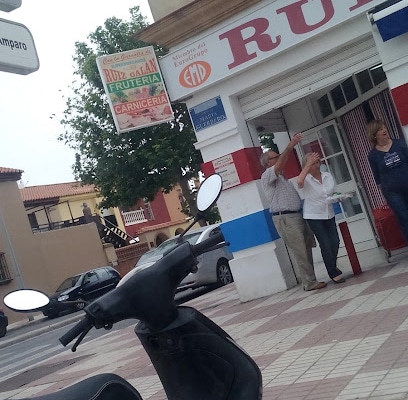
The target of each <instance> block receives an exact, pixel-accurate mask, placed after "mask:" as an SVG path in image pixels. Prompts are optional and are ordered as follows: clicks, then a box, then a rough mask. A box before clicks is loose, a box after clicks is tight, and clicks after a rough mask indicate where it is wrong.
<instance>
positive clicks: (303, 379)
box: [0, 257, 408, 400]
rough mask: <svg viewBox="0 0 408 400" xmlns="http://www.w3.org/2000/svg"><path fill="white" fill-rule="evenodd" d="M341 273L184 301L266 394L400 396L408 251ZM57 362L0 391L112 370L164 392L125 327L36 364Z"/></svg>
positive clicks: (406, 388)
mask: <svg viewBox="0 0 408 400" xmlns="http://www.w3.org/2000/svg"><path fill="white" fill-rule="evenodd" d="M346 278H347V282H346V283H344V284H339V285H335V284H333V283H329V284H328V286H327V287H326V288H325V289H322V290H318V291H312V292H305V291H303V290H301V288H300V286H298V287H296V288H293V289H291V290H288V291H285V292H282V293H278V294H275V295H272V296H269V297H266V298H262V299H258V300H254V301H251V302H248V303H240V302H239V299H238V295H237V292H236V290H235V286H234V285H233V284H231V285H229V286H227V287H223V288H220V289H217V290H215V291H213V292H210V293H207V294H205V295H203V296H201V297H199V298H197V299H195V300H192V301H190V302H189V303H186V304H187V305H192V306H194V307H196V308H197V309H198V310H200V311H201V312H203V313H204V314H206V315H207V316H208V317H210V318H211V319H213V320H214V321H215V322H216V323H218V324H219V325H221V326H222V328H223V329H225V330H226V331H227V332H228V333H229V334H230V335H231V336H232V337H233V338H235V339H236V340H237V342H238V343H239V344H240V345H241V346H242V347H244V348H245V349H246V351H247V352H248V353H249V354H250V355H251V356H252V357H253V358H254V359H255V361H256V362H257V364H258V365H259V367H260V368H261V370H262V375H263V386H264V396H263V399H264V400H272V399H282V400H298V399H299V400H300V399H304V400H319V399H322V400H331V399H337V400H346V399H376V400H378V399H384V400H392V399H408V258H406V257H405V258H401V259H400V260H399V262H398V263H396V264H386V263H385V264H382V265H378V266H375V267H372V268H371V269H367V270H365V271H364V272H363V273H362V274H361V275H359V276H352V275H351V273H350V274H349V275H348V276H346ZM67 360H70V363H67V362H65V363H64V361H67ZM57 364H58V365H63V366H62V367H61V368H59V369H58V370H57V371H55V372H52V373H50V374H48V375H45V376H43V377H41V378H39V379H37V380H34V381H33V382H30V383H28V384H27V385H26V386H24V387H21V388H16V389H15V390H12V391H9V392H6V393H0V398H2V399H17V398H21V397H30V396H35V395H39V394H45V393H49V392H52V391H55V390H58V389H60V388H61V387H65V386H67V385H70V384H73V383H75V382H77V381H79V380H82V379H84V378H86V377H88V376H91V375H95V374H98V373H102V372H113V373H116V374H118V375H121V376H123V377H124V378H125V379H127V380H128V381H129V382H130V383H131V384H133V385H134V386H135V387H136V388H137V389H138V390H139V391H140V393H141V395H142V396H143V399H150V400H164V399H166V396H165V394H164V391H163V388H162V386H161V384H160V381H159V379H158V377H157V375H156V373H155V371H154V369H153V367H152V365H151V363H150V360H149V359H148V357H147V356H146V354H145V352H144V350H143V348H142V347H141V345H140V344H139V341H138V339H137V337H136V336H135V335H134V333H133V328H124V329H122V330H121V331H118V332H107V333H106V335H104V336H103V337H101V338H98V339H95V340H92V341H89V342H87V343H84V344H83V345H82V346H80V347H79V349H78V351H77V352H76V353H75V354H73V353H71V352H69V351H65V352H64V353H63V354H61V355H58V356H55V357H53V358H50V359H48V360H47V361H44V362H43V363H41V365H40V366H43V367H44V368H45V367H50V366H52V365H57ZM192 400H193V399H192Z"/></svg>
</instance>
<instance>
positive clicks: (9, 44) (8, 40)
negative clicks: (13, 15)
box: [0, 18, 40, 75]
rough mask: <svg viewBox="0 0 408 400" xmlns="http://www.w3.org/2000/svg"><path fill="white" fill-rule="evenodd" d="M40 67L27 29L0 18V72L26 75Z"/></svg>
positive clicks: (31, 37) (32, 40)
mask: <svg viewBox="0 0 408 400" xmlns="http://www.w3.org/2000/svg"><path fill="white" fill-rule="evenodd" d="M39 67H40V62H39V60H38V55H37V50H36V48H35V44H34V39H33V36H32V35H31V32H30V31H29V30H28V28H27V27H26V26H24V25H22V24H19V23H18V22H13V21H7V20H5V19H1V18H0V71H4V72H11V73H14V74H20V75H27V74H30V73H32V72H34V71H37V70H38V68H39Z"/></svg>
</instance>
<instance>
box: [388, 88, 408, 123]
mask: <svg viewBox="0 0 408 400" xmlns="http://www.w3.org/2000/svg"><path fill="white" fill-rule="evenodd" d="M391 94H392V98H393V99H394V104H395V108H396V109H397V112H398V116H399V118H400V121H401V124H402V125H408V83H405V84H404V85H401V86H398V87H396V88H394V89H391Z"/></svg>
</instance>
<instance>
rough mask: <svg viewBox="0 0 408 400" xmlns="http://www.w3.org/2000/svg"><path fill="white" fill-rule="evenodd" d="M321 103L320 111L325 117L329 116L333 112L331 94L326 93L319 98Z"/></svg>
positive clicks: (318, 101)
mask: <svg viewBox="0 0 408 400" xmlns="http://www.w3.org/2000/svg"><path fill="white" fill-rule="evenodd" d="M317 103H318V104H319V108H320V112H321V114H322V117H323V118H326V117H328V116H329V115H330V114H333V110H332V106H331V104H330V100H329V96H328V95H327V94H325V95H324V96H322V97H320V99H318V100H317Z"/></svg>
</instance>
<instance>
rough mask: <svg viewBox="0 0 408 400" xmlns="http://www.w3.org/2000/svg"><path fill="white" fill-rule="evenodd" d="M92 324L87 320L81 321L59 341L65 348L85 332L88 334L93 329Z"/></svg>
mask: <svg viewBox="0 0 408 400" xmlns="http://www.w3.org/2000/svg"><path fill="white" fill-rule="evenodd" d="M92 326H93V325H92V322H91V321H90V320H89V319H88V318H87V317H85V318H83V319H81V320H80V321H79V322H78V323H77V324H76V325H75V326H74V327H73V328H71V329H70V330H69V331H68V332H67V333H65V334H64V335H62V336H61V337H60V339H59V341H60V342H61V344H62V345H63V346H66V345H67V344H68V343H70V342H72V341H73V340H74V339H75V338H76V337H77V336H79V335H81V334H82V333H83V332H88V331H89V329H90V328H92Z"/></svg>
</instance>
